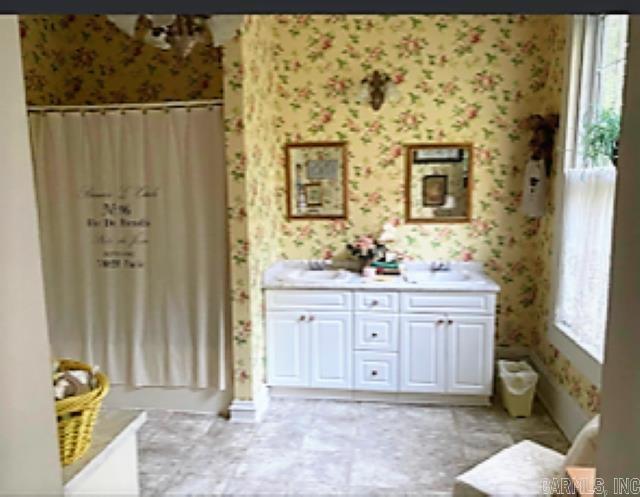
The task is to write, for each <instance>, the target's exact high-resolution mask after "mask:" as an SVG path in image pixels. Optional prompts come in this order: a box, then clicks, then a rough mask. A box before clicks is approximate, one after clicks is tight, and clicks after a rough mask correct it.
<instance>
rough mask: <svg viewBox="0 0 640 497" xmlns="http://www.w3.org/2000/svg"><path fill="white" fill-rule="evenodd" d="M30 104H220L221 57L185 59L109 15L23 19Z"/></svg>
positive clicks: (202, 51)
mask: <svg viewBox="0 0 640 497" xmlns="http://www.w3.org/2000/svg"><path fill="white" fill-rule="evenodd" d="M20 36H21V38H22V63H23V67H24V73H25V87H26V93H27V103H28V104H30V105H57V104H65V105H81V104H103V103H124V102H156V101H165V100H200V99H212V98H222V65H221V60H220V50H219V49H217V48H213V47H206V46H203V45H199V46H196V47H195V48H194V50H193V52H192V53H191V54H190V55H189V57H187V58H186V59H183V58H182V57H180V56H177V55H175V54H173V53H172V52H167V51H163V50H159V49H157V48H155V47H152V46H150V45H148V44H146V43H143V42H140V41H136V40H134V39H133V38H131V37H129V36H128V35H126V34H125V33H123V32H122V31H120V30H119V29H118V28H117V27H116V26H115V25H114V24H113V23H111V22H110V21H109V20H108V19H107V17H106V16H104V15H52V16H41V15H23V16H20Z"/></svg>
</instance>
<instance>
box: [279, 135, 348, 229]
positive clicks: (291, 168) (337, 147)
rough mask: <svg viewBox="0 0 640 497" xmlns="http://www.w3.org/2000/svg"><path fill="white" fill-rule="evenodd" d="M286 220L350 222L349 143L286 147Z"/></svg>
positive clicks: (319, 143) (318, 143)
mask: <svg viewBox="0 0 640 497" xmlns="http://www.w3.org/2000/svg"><path fill="white" fill-rule="evenodd" d="M285 167H286V173H285V177H286V182H287V184H286V191H287V219H290V220H291V219H347V144H346V142H315V143H288V144H287V145H285Z"/></svg>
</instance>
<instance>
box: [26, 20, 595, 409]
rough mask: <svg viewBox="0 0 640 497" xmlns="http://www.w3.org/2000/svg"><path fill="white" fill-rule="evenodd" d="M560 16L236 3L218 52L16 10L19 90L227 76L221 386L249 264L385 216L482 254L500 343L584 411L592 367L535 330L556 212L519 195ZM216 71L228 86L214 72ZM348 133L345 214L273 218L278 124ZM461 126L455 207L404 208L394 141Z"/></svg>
mask: <svg viewBox="0 0 640 497" xmlns="http://www.w3.org/2000/svg"><path fill="white" fill-rule="evenodd" d="M563 30H564V18H563V17H560V16H556V17H553V16H441V15H430V16H427V15H419V16H352V15H348V16H345V15H322V16H311V15H296V16H292V15H287V16H247V17H246V19H245V25H244V29H243V34H242V36H241V37H239V38H237V39H235V40H234V41H232V42H230V43H229V44H228V45H227V46H225V49H224V56H223V59H224V81H223V77H222V71H221V69H222V68H221V61H220V52H219V51H218V50H215V49H210V48H206V47H199V48H196V50H195V51H194V52H193V53H192V55H190V56H189V57H188V58H187V59H185V60H183V59H181V58H179V57H175V56H174V55H173V54H171V53H167V52H163V51H161V50H158V49H156V48H154V47H150V46H147V45H145V44H141V43H139V42H136V41H134V40H132V39H131V38H129V37H127V36H126V35H125V34H124V33H121V32H120V31H119V30H118V29H117V28H116V27H115V26H114V25H112V24H111V23H110V22H109V21H108V20H107V19H106V17H105V16H102V15H78V16H73V15H68V16H21V36H22V47H23V64H24V71H25V83H26V89H27V98H28V103H29V104H35V105H54V104H71V105H73V104H99V103H122V102H147V101H162V100H191V99H209V98H220V97H222V96H223V93H224V101H225V126H226V142H227V168H228V216H229V220H230V223H229V240H230V256H229V257H230V266H231V299H232V320H233V344H234V345H233V355H234V389H235V397H236V398H238V399H251V398H253V397H254V396H255V395H256V392H257V390H258V388H259V387H260V385H261V384H262V382H263V380H264V332H263V329H262V311H263V309H262V306H263V302H262V293H261V291H260V278H261V275H262V272H263V270H264V269H265V268H266V267H267V266H268V265H269V264H271V263H272V262H273V261H274V260H275V259H277V258H281V257H282V258H311V257H324V256H336V255H340V253H341V252H342V249H343V246H344V244H345V243H346V242H347V241H349V240H351V239H352V238H353V237H355V236H356V235H360V234H364V233H372V234H376V233H377V232H378V231H379V230H380V228H381V226H382V224H383V223H384V222H385V221H388V220H391V221H392V222H394V223H395V224H396V225H397V226H398V228H399V233H400V234H401V236H400V239H399V240H398V242H397V243H396V245H395V246H394V247H393V248H394V249H395V250H396V251H398V252H400V253H401V254H403V255H405V256H406V257H414V258H418V257H419V258H451V259H464V260H471V259H474V260H479V261H483V262H484V263H485V264H486V267H487V270H488V272H489V273H490V274H491V276H492V277H494V278H495V279H496V280H497V281H498V282H499V283H500V284H501V286H502V293H501V296H500V309H499V321H498V343H499V344H503V345H523V346H528V347H532V348H533V350H535V352H536V353H537V354H538V355H539V356H540V357H541V359H542V361H543V363H544V364H545V365H546V367H547V368H548V369H549V371H550V372H551V373H552V374H553V375H554V377H555V378H556V379H557V380H558V382H559V383H560V384H561V385H564V386H565V388H566V389H567V391H568V392H569V393H570V394H571V395H572V396H573V397H574V398H576V399H577V400H578V402H579V403H580V405H581V406H582V407H583V408H584V409H585V410H586V411H589V412H595V411H597V410H598V408H599V395H598V390H597V388H596V387H595V386H594V385H592V384H590V382H589V381H588V380H586V378H584V376H583V375H581V374H580V372H579V371H577V370H576V369H575V368H574V367H573V366H572V365H571V363H570V362H569V361H568V360H567V359H566V358H565V357H563V356H562V355H561V354H560V352H559V351H558V350H557V349H556V348H555V347H553V345H551V344H550V343H549V342H548V340H547V338H546V336H547V333H546V326H547V320H548V316H549V312H550V310H549V305H548V304H549V303H548V300H549V298H548V296H549V290H550V281H551V279H552V278H551V270H552V269H551V261H552V255H553V254H552V249H553V237H554V233H553V224H554V218H555V215H557V213H556V209H555V206H554V205H553V202H552V201H551V199H552V195H551V196H550V202H549V210H548V213H547V215H546V216H545V217H544V218H542V219H541V220H531V219H527V218H525V217H524V216H522V214H520V212H519V209H518V205H519V200H520V195H521V183H522V173H523V167H524V163H525V160H526V157H527V141H528V140H529V136H528V133H527V132H524V131H523V130H522V129H521V128H520V126H519V123H520V120H521V119H523V118H524V117H526V116H528V115H529V114H531V113H535V112H548V111H556V112H557V111H558V110H559V108H560V95H561V91H562V84H563V71H562V69H563V61H564V59H563V47H564V43H565V39H564V31H563ZM374 69H378V70H383V71H386V72H388V73H389V74H390V76H391V77H392V78H393V80H394V82H395V83H396V85H397V87H398V89H399V91H400V94H401V98H400V101H399V102H397V103H389V102H385V103H384V104H383V105H382V108H381V109H380V110H379V111H377V112H376V111H373V110H372V109H371V108H370V107H369V106H367V105H364V104H359V103H355V93H356V92H357V90H358V84H359V81H360V80H361V79H362V78H363V77H364V76H366V75H367V74H370V73H371V72H372V71H373V70H374ZM223 85H224V88H223ZM343 140H344V141H347V142H348V143H347V150H348V162H349V164H348V169H349V177H348V185H349V212H350V215H349V219H348V220H346V221H334V222H330V221H301V220H296V221H291V222H287V221H286V217H285V213H286V204H285V202H286V200H285V190H284V184H285V181H284V150H283V146H284V144H285V143H286V142H297V141H343ZM467 141H468V142H472V143H473V144H474V158H475V160H474V164H473V167H474V182H473V185H472V186H473V189H474V193H473V205H472V208H473V218H472V221H471V222H470V223H468V224H457V225H453V224H452V225H447V224H442V225H410V224H405V223H404V221H403V218H404V212H403V205H404V191H403V188H404V181H403V174H404V158H403V144H406V143H419V142H467Z"/></svg>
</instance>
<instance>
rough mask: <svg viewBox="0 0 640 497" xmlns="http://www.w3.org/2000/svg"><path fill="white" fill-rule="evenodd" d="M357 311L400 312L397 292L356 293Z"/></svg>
mask: <svg viewBox="0 0 640 497" xmlns="http://www.w3.org/2000/svg"><path fill="white" fill-rule="evenodd" d="M355 308H356V311H368V312H398V294H397V293H395V292H356V303H355Z"/></svg>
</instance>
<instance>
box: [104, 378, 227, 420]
mask: <svg viewBox="0 0 640 497" xmlns="http://www.w3.org/2000/svg"><path fill="white" fill-rule="evenodd" d="M230 402H231V392H230V390H213V389H197V388H186V387H185V388H168V387H140V388H135V387H130V386H126V385H111V389H110V390H109V395H107V396H106V397H105V400H104V405H105V407H110V408H115V409H168V410H172V411H193V412H203V413H215V414H218V413H221V412H224V411H225V410H226V409H227V407H228V406H229V403H230Z"/></svg>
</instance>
